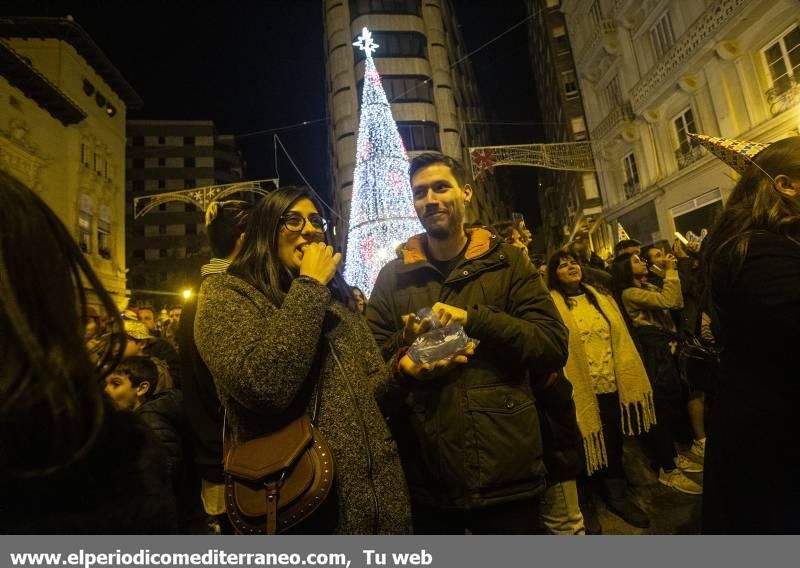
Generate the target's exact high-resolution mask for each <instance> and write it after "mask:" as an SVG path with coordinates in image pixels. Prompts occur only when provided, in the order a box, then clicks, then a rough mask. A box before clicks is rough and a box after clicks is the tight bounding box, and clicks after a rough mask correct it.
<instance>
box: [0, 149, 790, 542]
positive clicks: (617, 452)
mask: <svg viewBox="0 0 800 568" xmlns="http://www.w3.org/2000/svg"><path fill="white" fill-rule="evenodd" d="M740 172H741V174H742V176H741V179H740V180H739V182H738V183H737V185H736V187H735V188H734V189H733V192H732V193H731V196H730V199H729V200H728V203H727V205H726V207H725V209H724V211H723V213H722V215H721V218H720V219H719V220H718V222H717V223H716V224H715V226H714V227H713V228H712V230H711V232H710V234H709V235H708V237H707V238H705V240H703V242H702V244H701V243H700V242H698V241H688V242H683V241H682V240H676V241H675V242H673V243H671V244H661V245H659V244H655V245H650V246H647V247H644V248H642V245H641V243H639V242H638V241H635V240H632V239H628V240H623V241H621V242H619V243H618V244H617V245H616V248H615V254H614V256H613V258H611V259H608V260H607V261H604V260H602V259H601V258H599V257H598V256H597V255H596V254H595V253H593V252H592V251H591V250H590V248H589V246H588V243H587V242H586V241H585V240H584V239H580V238H578V239H576V240H574V241H573V242H571V243H570V244H568V245H567V246H565V247H563V248H562V249H560V250H558V251H556V252H555V253H554V254H552V255H551V256H550V257H549V258H547V259H543V258H541V257H537V256H536V255H534V254H533V253H532V248H533V247H532V235H531V234H530V232H529V231H528V230H527V228H526V227H525V226H524V224H520V223H519V222H504V223H498V224H496V225H493V226H487V225H483V224H481V223H469V224H467V223H465V220H466V218H467V217H468V211H469V209H470V207H471V202H472V197H473V194H472V188H471V187H470V185H469V184H468V183H467V179H466V175H465V171H464V169H463V167H462V166H461V165H460V164H459V163H458V162H456V161H454V160H452V159H451V158H449V157H447V156H444V155H441V154H435V153H427V154H422V155H419V156H417V157H415V158H414V159H413V160H412V161H411V164H410V172H409V175H410V181H411V187H412V195H411V196H410V198H411V199H413V202H414V207H415V210H416V212H417V215H418V217H419V219H420V221H421V223H422V226H423V228H424V230H425V232H424V233H422V234H420V235H416V236H414V237H412V238H410V239H409V240H408V241H407V242H406V243H404V244H403V245H402V246H400V247H398V250H397V258H395V259H394V260H392V261H391V262H389V263H388V264H387V265H386V266H385V267H384V268H383V269H382V270H381V272H380V275H379V276H378V279H377V281H376V282H375V285H374V288H373V289H372V290H371V293H370V295H369V297H368V298H367V297H366V296H365V294H364V293H363V292H362V291H361V290H359V289H358V288H353V287H351V286H350V285H348V283H347V282H346V281H345V280H344V278H343V276H342V274H341V272H340V270H339V269H340V265H341V254H340V253H338V252H336V251H335V249H334V247H333V246H332V245H331V244H330V242H329V240H328V233H327V229H328V227H327V221H326V219H325V218H324V217H323V215H322V212H323V209H322V207H321V204H320V203H319V202H318V201H317V200H316V198H315V196H314V195H313V194H311V193H310V192H308V191H307V190H306V189H304V188H293V187H289V188H281V189H278V190H275V191H273V192H271V193H270V194H269V195H267V196H265V197H263V198H261V199H260V200H258V201H257V202H255V203H251V202H250V201H238V200H231V201H223V202H218V203H214V204H212V206H211V207H210V208H209V210H208V211H207V212H206V225H207V230H208V236H209V242H210V245H211V249H212V254H213V258H212V259H211V260H210V262H209V263H208V264H206V265H205V266H203V268H202V270H201V274H200V275H198V276H199V277H200V278H201V279H202V284H201V286H200V287H199V291H198V293H197V294H196V295H195V296H194V297H193V298H191V299H190V300H188V301H187V302H186V303H185V304H184V305H181V306H175V307H170V308H169V309H166V311H165V314H164V315H161V314H159V315H160V316H161V317H157V312H156V310H154V309H153V307H151V306H145V305H140V306H135V307H129V308H127V309H126V310H124V311H123V312H122V313H120V310H119V308H118V307H117V306H116V305H115V304H114V302H113V301H112V299H111V298H110V296H109V295H108V293H107V292H106V291H105V290H104V289H103V287H102V284H101V282H100V280H99V279H98V278H97V276H96V275H95V274H94V272H93V270H92V268H91V266H90V265H89V263H88V262H87V261H86V259H85V257H84V255H83V254H82V253H81V251H80V249H79V248H78V246H77V245H76V244H75V242H74V240H73V239H72V237H71V236H70V234H69V232H68V231H67V229H66V228H65V227H64V226H63V224H62V223H61V221H60V220H59V219H58V218H57V217H56V215H55V214H54V213H53V212H52V211H51V210H50V209H49V208H48V207H47V206H46V204H45V203H44V202H43V201H42V200H41V199H40V198H39V197H38V196H37V195H36V194H35V193H34V192H33V191H31V190H30V189H28V188H26V187H24V186H23V185H22V184H21V183H20V182H18V181H17V180H15V179H13V178H11V177H9V176H7V175H5V174H0V352H1V353H2V354H3V356H2V361H3V364H2V371H0V373H2V375H1V376H2V380H0V488H1V489H0V502H2V503H3V504H4V506H3V509H4V510H7V514H5V515H3V516H2V520H0V531H2V532H14V533H52V532H55V533H122V534H124V533H176V532H178V533H191V534H204V533H209V532H214V533H223V534H229V533H234V532H250V533H253V532H260V533H263V532H266V533H268V534H269V533H273V532H289V533H305V534H328V533H333V534H408V533H417V534H465V533H471V534H542V533H546V534H571V535H580V534H586V533H590V534H591V533H599V532H602V526H599V524H598V522H597V518H596V514H595V513H594V512H593V511H592V507H591V506H590V503H591V501H592V499H593V496H594V495H596V496H597V497H598V498H602V499H603V500H604V501H605V503H606V504H607V507H608V510H609V511H611V512H612V513H614V514H615V515H617V516H619V517H620V518H622V519H623V520H624V521H625V522H627V523H628V524H630V525H632V526H634V527H639V528H647V527H649V526H650V524H651V521H652V519H651V517H652V512H649V511H647V510H646V507H644V506H643V504H642V502H641V501H640V500H638V499H637V498H636V496H635V495H634V494H633V493H632V491H631V490H630V487H629V482H628V480H627V479H626V471H625V468H624V467H623V461H624V455H623V442H624V439H625V438H626V437H629V438H631V439H632V440H635V443H638V444H639V445H640V446H641V448H642V450H643V452H644V454H645V455H646V456H647V459H649V461H650V465H651V466H652V467H653V471H654V474H655V475H656V476H657V479H658V482H659V483H660V484H661V485H662V486H664V487H665V489H664V490H665V491H676V492H680V493H684V494H688V495H701V494H702V495H703V498H702V499H703V508H702V509H703V510H702V516H703V527H702V528H703V531H704V532H707V533H787V532H798V531H800V523H799V522H798V521H797V520H796V518H795V515H794V510H795V508H796V507H797V505H800V485H798V483H797V481H796V480H797V479H798V476H797V474H798V473H800V471H798V464H800V443H798V441H797V428H796V427H795V426H794V422H793V420H792V419H791V416H792V413H793V410H794V408H795V407H796V404H797V403H798V402H800V400H798V390H799V389H800V386H798V381H796V380H795V378H796V371H795V370H794V365H793V360H792V359H793V358H792V351H791V347H790V346H791V344H792V342H793V341H795V340H796V338H797V337H800V286H798V282H800V280H798V278H800V240H798V239H800V137H793V138H787V139H784V140H781V141H778V142H775V143H773V144H771V145H769V146H767V147H766V148H765V149H763V150H761V151H760V152H759V153H758V154H754V155H753V156H750V157H748V160H747V161H746V162H745V163H744V166H743V167H742V168H741V170H740ZM529 249H530V250H529ZM34 256H35V258H37V261H36V262H31V261H30V259H31V258H32V257H34ZM90 304H91V305H92V306H90ZM98 306H99V308H98ZM427 308H430V309H431V310H432V313H433V314H434V315H435V316H436V317H435V320H436V321H434V318H431V317H430V316H425V315H422V317H420V316H418V314H424V313H425V312H424V311H423V310H426V309H427ZM165 316H166V317H165ZM439 324H440V325H442V326H443V327H445V328H446V329H453V328H451V327H450V326H454V328H458V329H461V330H463V332H464V333H465V334H466V335H467V336H468V337H469V338H470V341H469V343H467V345H466V347H464V348H462V349H460V350H459V351H458V352H457V353H456V354H455V355H452V356H448V357H444V358H442V359H441V360H434V361H427V362H422V360H420V359H419V357H417V356H416V355H415V354H414V352H413V350H411V351H410V347H411V346H412V344H413V343H414V342H415V341H416V340H417V339H418V338H419V337H421V336H423V335H425V334H428V333H429V332H431V330H432V328H433V327H434V326H435V325H439ZM297 440H300V442H297ZM254 444H260V445H254ZM255 447H257V448H259V450H258V451H253V450H247V448H255ZM313 447H316V449H317V450H319V449H320V448H323V449H324V450H325V451H324V452H321V453H320V452H318V453H317V454H313V453H311V452H310V450H311V449H314V448H313ZM326 452H327V453H329V454H330V456H327V457H326ZM320 455H321V456H322V457H320ZM242 456H244V457H242ZM243 460H244V461H243ZM315 460H321V461H320V462H319V463H317V462H316V461H315ZM315 463H316V464H317V465H316V466H315V465H314V464H315ZM320 463H321V464H322V467H321V468H320V467H319V464H320ZM281 464H283V465H281ZM315 467H316V468H317V469H315ZM276 472H277V473H276ZM701 472H704V475H703V476H700V475H699V474H700V473H701ZM270 475H273V477H270ZM304 475H308V476H310V477H309V479H312V480H313V482H312V481H308V482H303V483H301V482H299V481H297V480H298V479H300V478H302V477H303V476H304ZM315 476H316V477H315ZM701 477H702V479H701ZM312 490H313V491H318V493H316V494H314V493H310V492H312ZM315 495H316V497H315ZM306 499H308V504H306V501H305V500H306ZM292 503H295V504H296V505H297V506H294V505H292ZM300 503H302V506H301V505H299V504H300ZM292 507H294V508H292ZM245 517H246V518H247V520H243V519H244V518H245ZM253 527H255V528H253ZM259 527H260V528H259Z"/></svg>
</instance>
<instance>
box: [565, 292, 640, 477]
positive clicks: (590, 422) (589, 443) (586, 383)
mask: <svg viewBox="0 0 800 568" xmlns="http://www.w3.org/2000/svg"><path fill="white" fill-rule="evenodd" d="M583 288H584V290H585V291H586V293H588V294H591V295H592V296H594V297H595V298H596V299H597V305H598V306H599V308H600V311H601V312H602V314H603V316H605V318H606V320H607V321H608V323H609V329H610V334H611V349H612V352H613V361H614V375H615V378H616V381H617V392H618V394H619V401H620V407H621V410H622V424H621V425H620V427H621V428H622V431H623V432H624V433H625V434H628V435H635V434H639V433H641V432H646V431H648V430H649V429H650V426H652V425H653V424H655V423H656V414H655V408H654V406H653V390H652V388H651V387H650V381H649V380H648V378H647V373H646V371H645V369H644V364H643V363H642V359H641V357H639V352H638V350H637V349H636V345H635V344H634V343H633V339H631V336H630V333H629V332H628V328H627V326H626V324H625V320H624V318H623V317H622V313H621V312H620V311H619V308H618V307H617V303H616V302H615V301H614V299H613V298H611V297H610V296H608V295H606V294H603V293H601V292H599V291H598V290H596V289H595V288H593V287H592V286H589V285H587V284H583ZM550 295H551V296H552V297H553V301H554V302H555V304H556V308H558V311H559V313H560V314H561V318H562V319H563V320H564V323H565V324H566V326H567V328H568V329H569V358H568V359H567V364H566V366H565V367H564V374H565V375H566V377H567V379H568V380H569V382H570V383H572V389H573V398H574V399H575V412H576V415H577V419H578V428H579V429H580V432H581V437H582V438H583V444H584V450H585V452H586V468H587V473H588V474H589V475H591V474H592V473H594V472H595V471H597V470H598V469H600V468H602V467H605V466H607V465H608V458H607V457H606V450H605V440H604V438H603V426H602V423H601V421H600V409H599V406H598V404H597V397H596V396H595V394H594V391H593V390H592V383H591V378H590V374H589V361H588V359H587V357H586V351H585V350H584V348H583V342H582V341H581V330H580V328H579V327H578V324H577V322H576V320H575V318H574V317H573V316H572V313H571V311H570V309H569V308H568V306H567V299H566V298H564V296H563V295H562V294H561V293H560V292H558V291H557V290H553V291H551V292H550Z"/></svg>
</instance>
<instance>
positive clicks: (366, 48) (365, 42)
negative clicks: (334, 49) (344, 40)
mask: <svg viewBox="0 0 800 568" xmlns="http://www.w3.org/2000/svg"><path fill="white" fill-rule="evenodd" d="M353 45H355V46H356V47H357V48H359V49H360V50H361V51H363V52H364V53H366V54H367V57H372V52H373V51H375V50H376V49H377V48H379V47H380V45H378V44H377V43H375V42H374V41H372V32H371V31H369V30H368V29H367V28H366V26H365V27H364V28H363V29H362V30H361V35H360V36H358V41H354V42H353Z"/></svg>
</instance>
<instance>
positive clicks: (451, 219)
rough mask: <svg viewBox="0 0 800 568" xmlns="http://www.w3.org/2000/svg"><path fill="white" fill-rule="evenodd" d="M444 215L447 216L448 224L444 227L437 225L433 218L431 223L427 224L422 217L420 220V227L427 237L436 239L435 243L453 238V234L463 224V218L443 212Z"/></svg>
mask: <svg viewBox="0 0 800 568" xmlns="http://www.w3.org/2000/svg"><path fill="white" fill-rule="evenodd" d="M445 215H446V216H447V221H448V223H447V224H445V225H440V224H438V223H437V222H436V221H437V219H435V218H434V219H433V220H432V221H433V222H432V223H427V222H426V221H427V219H425V218H424V217H423V218H422V219H420V221H421V222H422V226H423V228H424V229H425V232H426V233H427V234H428V236H429V237H431V238H433V239H436V240H437V241H444V240H446V239H448V238H450V237H451V236H453V234H454V233H455V232H456V231H458V227H460V226H461V225H462V224H463V216H460V215H457V214H455V212H452V213H447V212H445Z"/></svg>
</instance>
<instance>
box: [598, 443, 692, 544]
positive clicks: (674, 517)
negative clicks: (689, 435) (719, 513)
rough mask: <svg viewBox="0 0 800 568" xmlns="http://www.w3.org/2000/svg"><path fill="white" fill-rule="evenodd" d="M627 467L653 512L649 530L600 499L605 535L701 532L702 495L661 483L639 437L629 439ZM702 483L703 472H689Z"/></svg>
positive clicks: (639, 496)
mask: <svg viewBox="0 0 800 568" xmlns="http://www.w3.org/2000/svg"><path fill="white" fill-rule="evenodd" d="M624 456H625V457H624V459H625V470H626V472H627V474H628V479H629V480H630V482H631V486H632V491H633V492H634V494H635V495H636V498H637V501H638V504H639V506H640V507H642V509H644V510H645V511H646V512H647V513H648V514H649V515H650V521H651V526H650V528H648V529H639V528H636V527H632V526H631V525H629V524H627V523H626V522H625V521H623V520H622V519H620V518H619V517H618V516H616V515H614V514H613V513H611V512H609V511H608V510H607V509H606V507H605V504H604V503H603V501H602V499H598V500H597V509H598V515H599V518H600V524H601V525H602V527H603V534H606V535H610V534H699V533H700V506H701V501H702V496H699V495H698V496H696V497H695V496H692V495H686V494H684V493H680V492H678V491H675V490H673V489H671V488H669V487H665V486H664V485H661V484H660V483H659V482H658V478H657V477H656V473H655V472H653V470H652V468H650V466H649V465H648V464H647V460H646V458H645V456H644V454H643V453H642V451H641V449H640V448H639V445H638V443H637V441H636V440H633V439H626V440H625V447H624ZM687 476H688V477H691V478H692V479H694V480H695V481H697V482H698V483H700V484H701V485H702V483H703V474H702V473H698V474H687Z"/></svg>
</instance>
